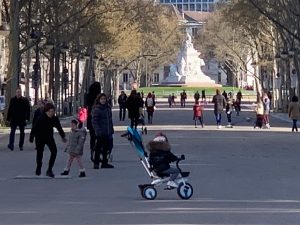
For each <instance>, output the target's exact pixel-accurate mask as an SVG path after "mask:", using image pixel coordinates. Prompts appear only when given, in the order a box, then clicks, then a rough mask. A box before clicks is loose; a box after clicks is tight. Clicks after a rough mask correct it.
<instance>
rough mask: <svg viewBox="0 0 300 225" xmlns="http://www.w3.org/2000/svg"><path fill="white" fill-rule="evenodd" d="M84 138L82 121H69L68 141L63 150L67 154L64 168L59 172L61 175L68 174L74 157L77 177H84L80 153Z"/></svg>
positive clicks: (84, 131)
mask: <svg viewBox="0 0 300 225" xmlns="http://www.w3.org/2000/svg"><path fill="white" fill-rule="evenodd" d="M85 139H86V129H85V128H84V127H83V123H82V122H81V121H80V120H77V119H74V120H72V121H71V133H70V135H69V143H68V145H67V147H66V149H65V152H67V153H68V154H69V158H68V161H67V165H66V168H65V169H64V171H63V172H62V173H61V174H60V175H62V176H67V175H69V172H70V169H71V165H72V162H73V160H74V159H76V160H77V162H78V165H79V177H85V176H86V174H85V169H84V166H83V163H82V155H83V149H84V143H85Z"/></svg>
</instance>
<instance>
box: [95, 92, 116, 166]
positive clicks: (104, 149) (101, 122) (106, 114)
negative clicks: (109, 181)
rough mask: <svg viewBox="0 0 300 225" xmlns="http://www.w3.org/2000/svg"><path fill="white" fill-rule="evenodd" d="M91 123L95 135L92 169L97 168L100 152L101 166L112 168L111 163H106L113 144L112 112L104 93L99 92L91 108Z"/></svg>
mask: <svg viewBox="0 0 300 225" xmlns="http://www.w3.org/2000/svg"><path fill="white" fill-rule="evenodd" d="M92 125H93V127H94V129H95V134H96V137H97V142H96V147H95V157H94V169H99V163H100V153H101V154H102V164H101V168H113V165H110V164H108V158H107V156H108V152H109V151H111V149H112V146H113V133H114V129H113V122H112V112H111V106H110V105H109V104H108V102H107V97H106V95H105V94H104V93H102V94H100V95H99V96H98V97H97V99H96V104H95V105H94V107H93V110H92Z"/></svg>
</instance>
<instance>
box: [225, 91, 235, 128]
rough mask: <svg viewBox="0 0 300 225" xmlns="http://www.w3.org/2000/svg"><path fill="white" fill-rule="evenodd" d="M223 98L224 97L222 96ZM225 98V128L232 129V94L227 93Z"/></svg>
mask: <svg viewBox="0 0 300 225" xmlns="http://www.w3.org/2000/svg"><path fill="white" fill-rule="evenodd" d="M223 96H224V95H223ZM226 96H227V98H226V108H225V110H226V115H227V126H226V127H227V128H233V126H232V122H231V116H232V110H233V99H232V93H231V92H229V93H228V94H227V95H226Z"/></svg>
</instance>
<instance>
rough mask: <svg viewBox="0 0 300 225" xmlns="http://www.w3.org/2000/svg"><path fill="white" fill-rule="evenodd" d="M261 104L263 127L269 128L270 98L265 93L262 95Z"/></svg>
mask: <svg viewBox="0 0 300 225" xmlns="http://www.w3.org/2000/svg"><path fill="white" fill-rule="evenodd" d="M263 104H264V124H265V128H267V129H270V118H269V114H270V99H269V97H268V95H267V94H266V93H265V94H264V97H263Z"/></svg>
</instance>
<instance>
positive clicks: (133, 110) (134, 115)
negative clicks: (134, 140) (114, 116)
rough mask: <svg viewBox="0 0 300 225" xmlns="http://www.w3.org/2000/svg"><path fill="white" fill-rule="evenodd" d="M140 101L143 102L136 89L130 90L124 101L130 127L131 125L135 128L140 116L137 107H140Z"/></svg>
mask: <svg viewBox="0 0 300 225" xmlns="http://www.w3.org/2000/svg"><path fill="white" fill-rule="evenodd" d="M141 100H142V101H141ZM141 102H143V99H141V98H140V97H139V96H138V95H137V92H136V90H132V91H131V93H130V95H129V97H128V98H127V101H126V107H127V109H128V117H129V119H130V121H131V123H130V126H131V128H133V127H135V129H136V128H137V124H138V120H139V117H140V111H139V108H140V107H141Z"/></svg>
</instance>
